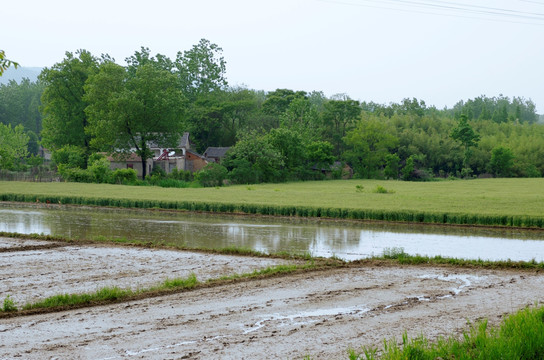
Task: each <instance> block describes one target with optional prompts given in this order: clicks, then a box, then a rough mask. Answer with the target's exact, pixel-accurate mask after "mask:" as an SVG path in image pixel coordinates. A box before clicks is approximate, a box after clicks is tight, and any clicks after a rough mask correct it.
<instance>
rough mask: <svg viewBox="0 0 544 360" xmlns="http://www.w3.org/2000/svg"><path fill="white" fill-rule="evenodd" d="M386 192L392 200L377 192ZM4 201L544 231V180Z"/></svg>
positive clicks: (39, 195) (66, 187)
mask: <svg viewBox="0 0 544 360" xmlns="http://www.w3.org/2000/svg"><path fill="white" fill-rule="evenodd" d="M378 186H381V187H383V188H385V189H387V190H388V193H380V192H376V191H375V189H376V188H377V187H378ZM0 201H22V202H43V203H47V202H50V203H55V204H56V203H61V204H80V205H98V206H113V207H131V208H162V209H177V210H189V211H211V212H227V213H228V212H237V213H248V214H263V215H277V216H302V217H326V218H340V219H363V220H384V221H406V222H419V223H439V224H469V225H486V226H513V227H534V228H543V227H544V179H542V178H538V179H478V180H470V181H436V182H403V181H384V180H336V181H316V182H297V183H286V184H261V185H251V186H246V185H237V186H228V187H221V188H185V189H175V188H160V187H133V186H123V185H108V184H81V183H26V182H0Z"/></svg>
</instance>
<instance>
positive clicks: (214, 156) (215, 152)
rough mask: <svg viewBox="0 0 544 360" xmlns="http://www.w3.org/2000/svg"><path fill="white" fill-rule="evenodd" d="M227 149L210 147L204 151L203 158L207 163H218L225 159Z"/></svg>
mask: <svg viewBox="0 0 544 360" xmlns="http://www.w3.org/2000/svg"><path fill="white" fill-rule="evenodd" d="M229 149H230V147H211V146H210V147H208V148H207V149H206V151H204V157H205V158H206V159H207V160H208V162H215V163H219V162H221V160H222V159H223V158H224V157H225V155H226V154H227V151H229Z"/></svg>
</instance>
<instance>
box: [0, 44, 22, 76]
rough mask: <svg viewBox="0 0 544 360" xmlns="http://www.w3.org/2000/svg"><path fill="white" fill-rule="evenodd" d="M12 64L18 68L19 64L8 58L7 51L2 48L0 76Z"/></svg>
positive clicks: (0, 53)
mask: <svg viewBox="0 0 544 360" xmlns="http://www.w3.org/2000/svg"><path fill="white" fill-rule="evenodd" d="M10 66H13V67H15V68H16V69H17V67H18V66H19V64H18V63H16V62H15V61H12V60H10V59H6V52H5V51H4V50H0V76H2V74H3V73H4V71H6V70H7V69H8V68H9V67H10Z"/></svg>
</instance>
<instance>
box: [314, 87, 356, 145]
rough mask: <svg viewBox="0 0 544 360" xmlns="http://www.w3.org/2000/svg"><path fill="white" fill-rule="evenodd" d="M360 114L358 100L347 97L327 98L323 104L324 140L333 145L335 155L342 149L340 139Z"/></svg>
mask: <svg viewBox="0 0 544 360" xmlns="http://www.w3.org/2000/svg"><path fill="white" fill-rule="evenodd" d="M360 115H361V108H360V104H359V102H358V101H356V100H351V99H350V98H349V97H345V98H344V99H338V100H329V101H328V102H326V103H325V104H324V112H323V125H324V128H323V133H324V137H325V140H327V141H329V142H331V143H332V144H333V145H334V150H335V154H336V155H340V154H341V153H342V151H343V150H344V148H343V145H344V143H343V141H342V139H343V138H344V136H346V133H347V132H348V131H349V130H351V129H352V127H353V125H354V124H355V122H356V120H357V119H358V118H359V117H360Z"/></svg>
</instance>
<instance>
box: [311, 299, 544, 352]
mask: <svg viewBox="0 0 544 360" xmlns="http://www.w3.org/2000/svg"><path fill="white" fill-rule="evenodd" d="M382 350H383V352H382V354H381V355H379V356H378V355H377V354H378V349H377V348H369V347H363V348H362V350H361V351H360V352H358V351H356V350H354V349H350V350H349V351H348V357H349V359H350V360H377V359H381V360H437V359H444V360H445V359H455V360H473V359H488V360H496V359H505V360H506V359H525V360H541V359H543V358H544V307H536V308H526V309H523V310H520V311H518V312H517V313H514V314H511V315H509V316H507V317H506V318H505V319H504V320H503V321H502V323H501V324H500V326H498V327H489V326H488V323H487V321H486V320H484V321H481V322H479V323H477V324H474V325H472V326H471V327H470V329H469V330H468V331H466V332H465V333H463V336H462V337H461V338H460V339H459V338H457V337H454V336H451V337H449V338H440V339H438V341H436V342H431V341H429V340H428V339H426V338H425V337H424V336H419V337H416V338H412V339H409V338H408V336H407V335H406V334H405V335H404V336H403V338H402V345H398V344H397V342H396V341H395V340H390V341H384V347H383V349H382ZM306 359H310V357H306Z"/></svg>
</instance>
